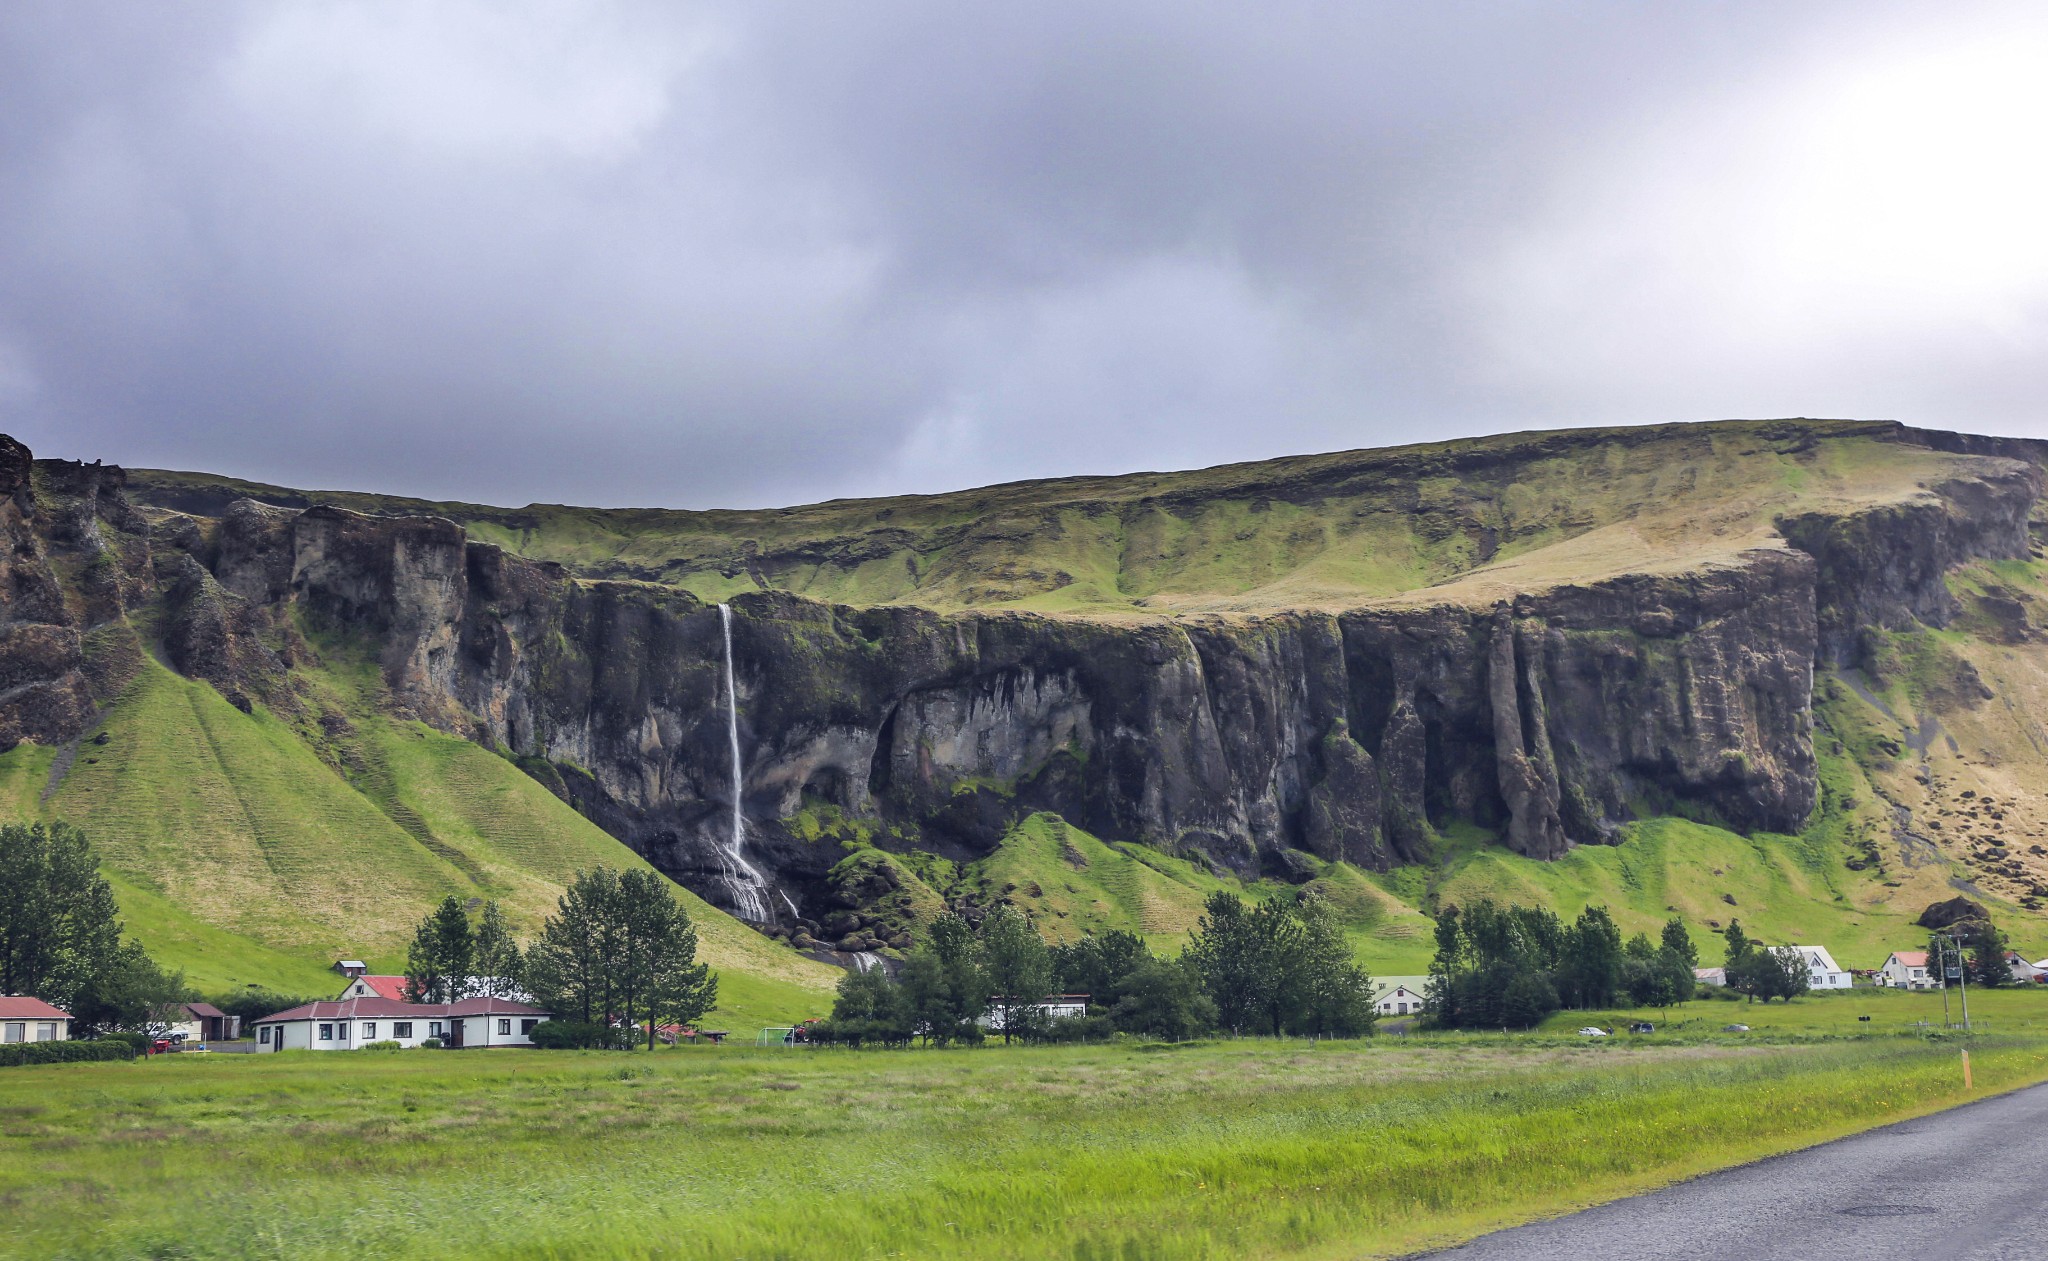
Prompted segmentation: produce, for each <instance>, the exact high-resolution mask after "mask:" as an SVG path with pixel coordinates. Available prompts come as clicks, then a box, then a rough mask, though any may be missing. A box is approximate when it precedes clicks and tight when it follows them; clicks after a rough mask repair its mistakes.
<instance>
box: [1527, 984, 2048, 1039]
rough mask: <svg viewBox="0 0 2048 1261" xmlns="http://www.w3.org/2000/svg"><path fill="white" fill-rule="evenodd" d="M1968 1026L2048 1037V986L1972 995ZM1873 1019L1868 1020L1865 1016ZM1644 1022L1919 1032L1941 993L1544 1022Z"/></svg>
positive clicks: (1662, 1027)
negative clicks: (2039, 1034)
mask: <svg viewBox="0 0 2048 1261" xmlns="http://www.w3.org/2000/svg"><path fill="white" fill-rule="evenodd" d="M1969 1000H1970V1024H1971V1027H1972V1028H1973V1029H1975V1030H1976V1031H1978V1032H1980V1033H1995V1034H2006V1033H2025V1034H2033V1033H2041V1034H2048V986H2043V985H2032V986H2010V987H2006V988H2001V989H1995V990H1982V989H1972V990H1970V992H1969ZM1865 1016H1868V1017H1869V1019H1868V1020H1864V1019H1862V1017H1865ZM1947 1018H1948V1020H1949V1021H1950V1022H1952V1023H1955V1024H1961V1023H1962V1019H1963V1004H1962V994H1961V992H1960V991H1957V990H1951V991H1949V996H1948V1017H1947ZM1638 1020H1646V1021H1649V1022H1650V1023H1651V1024H1654V1025H1656V1026H1657V1033H1658V1035H1659V1036H1663V1035H1671V1036H1682V1037H1695V1036H1699V1035H1703V1034H1718V1033H1719V1032H1720V1031H1721V1029H1722V1027H1723V1026H1724V1025H1729V1024H1746V1025H1748V1026H1749V1028H1750V1031H1751V1032H1752V1033H1756V1034H1792V1035H1798V1036H1801V1037H1815V1036H1820V1037H1825V1036H1846V1035H1861V1034H1889V1033H1916V1032H1920V1031H1922V1030H1925V1029H1929V1028H1933V1029H1939V1028H1940V1027H1941V1025H1942V1020H1943V1016H1942V1006H1941V994H1940V993H1939V992H1938V991H1933V990H1921V991H1917V992H1915V991H1907V990H1894V989H1863V988H1858V989H1852V990H1837V991H1834V992H1831V993H1818V992H1817V993H1813V994H1809V995H1807V996H1806V997H1805V998H1802V999H1799V1000H1797V1001H1796V1002H1791V1003H1782V1002H1779V1003H1754V1002H1748V1001H1745V1000H1736V1001H1732V1002H1731V1001H1729V1000H1727V999H1722V998H1716V999H1708V1000H1705V1001H1700V1002H1690V1003H1680V1004H1678V1005H1677V1006H1675V1007H1670V1008H1666V1009H1663V1010H1658V1009H1654V1008H1645V1009H1638V1010H1632V1011H1631V1010H1617V1011H1561V1012H1558V1013H1557V1014H1556V1015H1554V1016H1552V1017H1551V1018H1550V1019H1549V1020H1546V1021H1544V1022H1543V1026H1542V1028H1543V1030H1544V1031H1545V1032H1560V1031H1561V1032H1570V1031H1572V1030H1575V1029H1578V1028H1581V1027H1583V1026H1587V1025H1598V1026H1600V1027H1602V1028H1616V1027H1620V1028H1626V1027H1627V1026H1628V1025H1629V1024H1630V1023H1632V1022H1634V1021H1638Z"/></svg>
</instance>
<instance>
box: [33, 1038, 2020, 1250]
mask: <svg viewBox="0 0 2048 1261" xmlns="http://www.w3.org/2000/svg"><path fill="white" fill-rule="evenodd" d="M1804 1005H1814V1006H1820V1005H1821V1004H1819V1003H1818V1002H1813V1003H1810V1004H1794V1005H1793V1008H1792V1009H1793V1010H1797V1009H1799V1008H1801V1007H1802V1006H1804ZM1971 1050H1972V1054H1973V1057H1974V1061H1975V1064H1974V1067H1975V1074H1976V1087H1975V1090H1974V1091H1965V1089H1964V1087H1963V1083H1962V1080H1961V1074H1960V1072H1959V1065H1958V1062H1957V1055H1956V1051H1957V1046H1956V1044H1955V1043H1954V1042H1952V1041H1946V1040H1930V1039H1927V1038H1922V1037H1910V1036H1892V1037H1867V1038H1862V1039H1857V1040H1847V1041H1823V1042H1805V1043H1784V1044H1777V1045H1748V1046H1745V1045H1741V1044H1740V1042H1739V1041H1738V1040H1736V1039H1732V1038H1728V1039H1722V1040H1720V1041H1713V1040H1709V1041H1708V1042H1706V1043H1703V1044H1694V1045H1664V1046H1656V1045H1643V1044H1640V1043H1638V1044H1630V1043H1629V1042H1627V1041H1626V1040H1625V1039H1619V1038H1617V1039H1614V1040H1612V1041H1611V1042H1608V1043H1601V1044H1583V1043H1580V1042H1578V1041H1576V1040H1574V1039H1571V1038H1568V1037H1567V1038H1544V1037H1541V1036H1536V1037H1526V1036H1511V1037H1500V1036H1497V1035H1496V1036H1490V1037H1489V1036H1475V1035H1466V1036H1461V1037H1455V1038H1453V1037H1444V1038H1407V1039H1401V1038H1382V1039H1379V1040H1377V1041H1375V1042H1369V1043H1328V1042H1326V1043H1321V1044H1307V1043H1261V1042H1240V1043H1219V1044H1209V1045H1202V1046H1192V1047H1182V1048H1162V1047H1156V1046H1126V1045H1111V1046H1103V1047H1084V1048H1016V1049H999V1048H988V1049H982V1050H974V1051H952V1052H929V1051H911V1052H861V1053H853V1052H845V1051H805V1050H796V1051H782V1050H775V1051H763V1050H755V1049H752V1048H738V1047H726V1048H722V1049H711V1048H688V1049H683V1050H675V1051H661V1052H655V1053H653V1054H646V1053H633V1054H628V1053H605V1054H598V1053H583V1054H575V1053H555V1054H549V1053H542V1052H482V1053H477V1052H471V1053H460V1054H457V1053H447V1052H354V1053H329V1054H326V1055H315V1054H313V1053H290V1054H285V1055H275V1056H247V1057H243V1056H233V1057H230V1056H219V1055H216V1056H212V1057H209V1058H205V1059H202V1058H200V1057H196V1056H180V1057H167V1058H165V1059H160V1060H157V1061H154V1062H143V1063H135V1064H81V1065H62V1066H52V1067H39V1068H21V1069H7V1070H0V1118H4V1121H5V1124H4V1126H0V1204H4V1205H5V1206H6V1215H5V1216H6V1223H7V1229H6V1230H5V1231H0V1255H14V1256H37V1257H77V1258H82V1257H95V1258H104V1257H152V1258H163V1257H186V1258H212V1257H221V1258H281V1257H286V1256H294V1255H308V1254H318V1255H321V1256H330V1257H383V1256H397V1255H404V1256H418V1257H483V1256H491V1257H532V1258H543V1257H600V1258H605V1257H610V1258H637V1257H678V1258H680V1257H703V1256H716V1257H750V1258H753V1257H759V1258H766V1257H789V1258H796V1257H821V1256H823V1257H850V1258H862V1257H886V1256H919V1257H924V1256H932V1257H941V1256H961V1257H966V1256H976V1257H986V1256H1003V1257H1062V1258H1070V1257H1082V1258H1159V1259H1166V1258H1188V1257H1199V1258H1221V1257H1242V1256H1265V1257H1365V1256H1390V1255H1398V1254H1401V1253H1405V1252H1407V1251H1410V1250H1413V1249H1415V1248H1417V1247H1422V1246H1427V1245H1431V1244H1438V1243H1444V1242H1449V1241H1452V1240H1455V1239H1458V1238H1463V1237H1468V1236H1470V1235H1473V1234H1477V1233H1480V1232H1483V1231H1485V1230H1488V1229H1492V1228H1495V1227H1498V1226H1502V1225H1506V1224H1510V1223H1514V1222H1517V1221H1522V1220H1527V1219H1528V1218H1531V1217H1534V1216H1539V1215H1543V1214H1547V1213H1552V1212H1556V1211H1560V1210H1564V1209H1568V1208H1571V1207H1575V1206H1580V1205H1585V1204H1589V1203H1594V1202H1598V1201H1601V1200H1604V1199H1608V1198H1612V1197H1614V1196H1617V1195H1621V1194H1626V1193H1629V1192H1632V1191H1636V1190H1641V1189H1645V1188H1648V1187H1652V1186H1655V1185H1659V1184H1662V1183H1665V1182H1668V1181H1671V1180H1673V1179H1677V1178H1682V1177H1686V1176H1690V1175H1693V1174H1696V1173H1699V1172H1703V1171H1705V1170H1708V1169H1712V1168H1716V1167H1721V1166H1725V1165H1727V1164H1731V1163H1736V1162H1740V1161H1744V1160H1749V1159H1754V1158H1757V1157H1761V1156H1764V1155H1767V1154H1771V1153H1775V1152H1780V1151H1785V1150H1789V1149H1793V1148H1796V1147H1800V1146H1804V1145H1808V1144H1811V1143H1814V1142H1819V1141H1823V1140H1826V1139H1829V1138H1833V1137H1838V1136H1840V1135H1842V1134H1845V1133H1850V1132H1853V1131H1855V1130H1858V1129H1861V1128H1865V1127H1867V1126H1870V1125H1873V1124H1880V1123H1883V1122H1886V1121H1891V1120H1896V1119H1901V1118H1905V1117H1909V1116H1913V1115H1917V1114H1920V1113H1923V1112H1926V1111H1931V1110H1933V1109H1936V1108H1939V1107H1943V1106H1947V1105H1949V1104H1953V1103H1957V1102H1960V1101H1963V1100H1964V1099H1966V1098H1969V1097H1975V1096H1982V1095H1984V1094H1988V1093H1992V1092H1995V1091H1999V1090H2004V1089H2010V1088H2013V1087H2016V1086H2019V1085H2024V1084H2030V1083H2033V1082H2036V1081H2040V1080H2043V1079H2044V1078H2048V1038H2044V1037H2043V1036H2042V1035H2041V1034H2039V1033H2032V1034H2017V1033H2015V1034H2007V1035H2000V1036H1997V1037H1979V1038H1977V1039H1975V1040H1974V1041H1973V1042H1972V1043H1971Z"/></svg>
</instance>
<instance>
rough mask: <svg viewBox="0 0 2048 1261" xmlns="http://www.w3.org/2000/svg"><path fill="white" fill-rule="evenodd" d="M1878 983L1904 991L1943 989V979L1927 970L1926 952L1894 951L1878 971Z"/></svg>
mask: <svg viewBox="0 0 2048 1261" xmlns="http://www.w3.org/2000/svg"><path fill="white" fill-rule="evenodd" d="M1877 983H1878V984H1879V985H1887V986H1890V987H1892V988H1893V989H1902V990H1931V989H1939V988H1941V979H1940V978H1939V977H1936V976H1935V975H1934V974H1933V973H1931V972H1929V971H1928V970H1927V952H1926V951H1925V950H1894V951H1892V952H1891V954H1890V955H1888V956H1887V957H1886V958H1885V961H1884V966H1883V967H1881V968H1879V969H1878V970H1877Z"/></svg>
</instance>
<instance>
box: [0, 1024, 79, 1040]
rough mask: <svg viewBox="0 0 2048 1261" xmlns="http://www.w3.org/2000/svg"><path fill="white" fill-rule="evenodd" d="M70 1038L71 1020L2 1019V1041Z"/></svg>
mask: <svg viewBox="0 0 2048 1261" xmlns="http://www.w3.org/2000/svg"><path fill="white" fill-rule="evenodd" d="M70 1040H71V1022H70V1021H68V1020H6V1021H0V1042H68V1041H70Z"/></svg>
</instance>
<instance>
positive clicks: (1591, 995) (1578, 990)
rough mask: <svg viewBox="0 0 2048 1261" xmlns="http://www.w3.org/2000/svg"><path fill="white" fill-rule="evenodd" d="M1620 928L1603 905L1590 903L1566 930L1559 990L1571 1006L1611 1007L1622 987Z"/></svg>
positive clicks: (1560, 994)
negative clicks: (1569, 928) (1567, 930)
mask: <svg viewBox="0 0 2048 1261" xmlns="http://www.w3.org/2000/svg"><path fill="white" fill-rule="evenodd" d="M1622 957H1623V956H1622V944H1621V930H1620V929H1619V928H1617V927H1615V924H1614V919H1613V917H1611V916H1610V915H1608V913H1607V908H1606V907H1604V906H1589V907H1587V908H1586V909H1585V910H1583V911H1581V912H1580V913H1579V918H1578V919H1577V920H1576V921H1575V922H1574V923H1573V924H1572V926H1571V930H1570V931H1569V932H1568V933H1567V934H1566V937H1565V945H1564V955H1563V958H1562V960H1561V961H1560V962H1561V964H1562V967H1561V968H1560V969H1559V973H1560V974H1559V977H1558V986H1557V989H1558V994H1559V996H1560V997H1562V998H1563V999H1564V1001H1565V1003H1566V1004H1567V1005H1568V1006H1572V1007H1579V1008H1592V1007H1611V1006H1613V1005H1614V999H1615V994H1616V993H1617V991H1619V990H1620V988H1621V971H1622Z"/></svg>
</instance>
